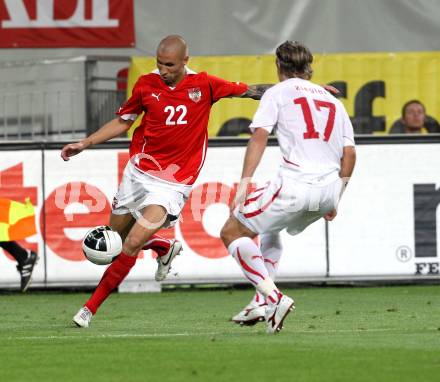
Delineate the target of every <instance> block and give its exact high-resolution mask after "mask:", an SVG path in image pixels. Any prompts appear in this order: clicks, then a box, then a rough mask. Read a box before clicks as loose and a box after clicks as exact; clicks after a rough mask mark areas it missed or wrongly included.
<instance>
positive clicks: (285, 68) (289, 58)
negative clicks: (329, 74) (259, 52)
mask: <svg viewBox="0 0 440 382" xmlns="http://www.w3.org/2000/svg"><path fill="white" fill-rule="evenodd" d="M275 54H276V56H277V64H278V67H279V69H280V72H281V73H283V74H284V75H286V76H287V77H299V78H303V79H305V80H310V78H312V73H313V70H312V67H311V64H312V62H313V55H312V53H311V52H310V50H309V49H308V48H307V47H306V46H305V45H303V44H301V43H299V42H298V41H286V42H283V43H282V44H281V45H280V46H279V47H278V48H277V50H276V52H275Z"/></svg>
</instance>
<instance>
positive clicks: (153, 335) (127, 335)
mask: <svg viewBox="0 0 440 382" xmlns="http://www.w3.org/2000/svg"><path fill="white" fill-rule="evenodd" d="M77 330H84V329H77ZM243 330H245V328H243ZM420 330H422V331H438V328H421V329H420ZM402 331H403V332H405V330H402V329H397V328H396V329H393V328H389V329H387V328H377V329H333V330H332V329H330V330H314V329H310V330H294V331H293V333H292V334H293V335H295V334H338V333H383V332H402ZM406 332H407V333H409V332H410V331H406ZM248 333H252V332H249V331H244V333H243V332H242V333H233V332H208V333H188V332H185V333H150V334H147V333H146V334H134V333H124V334H97V335H86V336H81V335H80V334H78V335H77V336H25V337H5V338H4V339H5V340H67V339H68V340H71V339H73V340H76V339H78V340H83V341H84V340H87V339H100V338H101V339H106V338H172V337H201V336H222V335H228V336H236V335H237V334H238V335H240V334H248ZM281 335H282V334H281Z"/></svg>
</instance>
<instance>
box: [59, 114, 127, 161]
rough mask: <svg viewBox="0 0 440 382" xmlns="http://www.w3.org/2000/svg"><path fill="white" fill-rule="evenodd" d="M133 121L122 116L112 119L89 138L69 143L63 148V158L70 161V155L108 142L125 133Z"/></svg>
mask: <svg viewBox="0 0 440 382" xmlns="http://www.w3.org/2000/svg"><path fill="white" fill-rule="evenodd" d="M132 124H133V121H131V120H129V121H125V120H123V119H122V118H115V119H112V120H111V121H110V122H108V123H106V124H105V125H104V126H102V127H101V128H100V129H99V130H98V131H96V132H94V133H93V134H91V135H90V136H88V137H87V138H85V139H83V140H82V141H80V142H76V143H69V144H67V145H66V146H64V147H63V149H62V150H61V158H63V159H64V160H65V161H68V160H69V158H70V157H72V156H74V155H77V154H79V153H80V152H81V151H83V150H85V149H86V148H87V147H90V146H93V145H97V144H99V143H103V142H106V141H108V140H110V139H112V138H115V137H118V136H119V135H121V134H122V133H125V132H126V131H127V130H128V129H129V128H130V126H131V125H132Z"/></svg>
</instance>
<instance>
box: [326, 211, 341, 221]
mask: <svg viewBox="0 0 440 382" xmlns="http://www.w3.org/2000/svg"><path fill="white" fill-rule="evenodd" d="M337 214H338V211H337V210H336V208H334V209H332V210H331V211H330V212H327V213H326V214H325V215H324V219H325V220H327V221H328V222H331V221H332V220H333V219H334V218H335V217H336V215H337Z"/></svg>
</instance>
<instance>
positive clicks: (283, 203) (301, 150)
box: [221, 41, 356, 333]
mask: <svg viewBox="0 0 440 382" xmlns="http://www.w3.org/2000/svg"><path fill="white" fill-rule="evenodd" d="M312 61H313V56H312V54H311V52H310V51H309V49H308V48H307V47H305V46H304V45H302V44H300V43H298V42H296V41H294V42H292V41H286V42H284V43H283V44H281V45H280V46H279V47H278V48H277V50H276V67H277V72H278V78H279V80H280V83H278V84H277V85H275V86H273V87H272V88H270V89H268V90H267V91H266V93H265V94H264V95H263V97H262V99H261V102H260V105H259V108H258V110H257V112H256V113H255V116H254V119H253V121H252V124H251V125H250V128H251V130H252V132H253V133H252V137H251V139H250V140H249V143H248V146H247V149H246V154H245V159H244V164H243V171H242V175H241V182H240V186H239V189H238V191H237V196H236V198H235V200H234V203H233V206H232V208H233V213H232V214H231V216H230V218H229V219H228V220H227V222H226V223H225V225H224V227H223V229H222V231H221V237H222V240H223V242H224V244H225V245H226V247H227V248H228V251H229V253H230V254H231V255H232V256H233V257H234V258H235V260H236V261H237V263H238V264H239V266H240V267H241V269H242V270H243V273H244V274H245V276H246V278H247V279H248V280H249V281H250V282H251V283H252V284H253V285H254V286H255V288H256V290H257V293H260V295H261V296H262V297H263V298H264V301H262V306H260V307H259V309H260V310H261V309H263V310H264V312H265V314H264V319H265V320H266V323H267V332H268V333H276V332H278V331H280V330H281V329H282V327H283V321H284V319H285V318H286V316H287V315H288V314H289V312H290V311H291V310H292V309H293V308H294V301H293V299H292V298H290V297H288V296H286V295H283V294H282V292H280V290H279V289H278V288H277V286H276V285H275V283H274V281H273V277H274V274H275V271H276V269H271V267H272V265H273V264H274V262H276V263H277V262H278V260H279V256H280V255H281V251H280V250H279V244H278V243H277V235H276V234H277V233H279V232H280V231H281V230H283V229H284V228H285V229H286V230H287V232H288V233H289V234H291V235H296V234H298V233H300V232H302V231H303V230H304V229H305V228H306V227H307V226H309V225H310V224H312V223H313V222H315V221H317V220H319V219H320V218H324V219H325V220H328V221H331V220H333V219H334V218H335V217H336V214H337V206H338V202H339V200H340V197H341V195H342V191H343V189H344V187H345V185H346V182H347V179H348V178H349V177H350V176H351V174H352V172H353V169H354V165H355V161H356V152H355V147H354V146H355V143H354V137H353V126H352V125H351V122H350V119H349V117H348V115H347V112H346V111H345V109H344V106H343V105H342V103H341V102H340V101H339V100H337V99H336V98H335V97H334V96H332V95H331V94H330V93H329V92H327V91H326V90H325V89H323V88H322V87H321V86H319V85H316V84H314V83H312V82H310V81H309V80H310V78H311V75H312V69H311V63H312ZM275 126H276V127H277V131H276V132H277V137H278V142H279V145H280V149H281V153H282V160H281V163H280V165H279V169H278V175H277V176H276V178H275V179H273V180H272V181H271V182H270V183H268V184H267V185H266V186H265V187H262V188H260V189H257V190H256V191H254V192H252V193H250V194H249V195H246V193H247V192H246V190H247V188H248V185H249V182H250V181H251V179H252V176H253V174H254V172H255V170H256V168H257V166H258V164H259V162H260V160H261V157H262V155H263V152H264V150H265V148H266V144H267V138H268V135H269V134H270V133H271V132H272V131H273V129H274V127H275ZM234 207H235V208H234ZM258 234H263V235H264V236H265V239H267V237H268V236H269V237H270V238H271V240H272V246H273V248H274V250H272V251H271V250H269V251H267V249H266V250H264V249H263V251H261V250H260V248H258V246H257V245H255V243H254V242H253V240H252V239H253V238H254V237H255V236H256V235H258ZM277 248H278V250H277ZM274 252H275V254H276V255H275V259H274V256H273V255H274ZM265 253H268V255H269V257H270V256H272V258H271V259H270V261H269V262H267V261H266V262H265V260H267V258H265V257H264V256H265ZM249 309H250V311H252V307H249ZM249 309H248V310H247V311H246V310H245V311H244V312H241V313H243V314H244V315H245V314H246V313H249ZM236 321H237V320H236ZM245 321H246V320H243V322H244V323H246V322H245ZM237 322H238V321H237ZM255 322H256V320H254V322H253V323H255Z"/></svg>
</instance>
